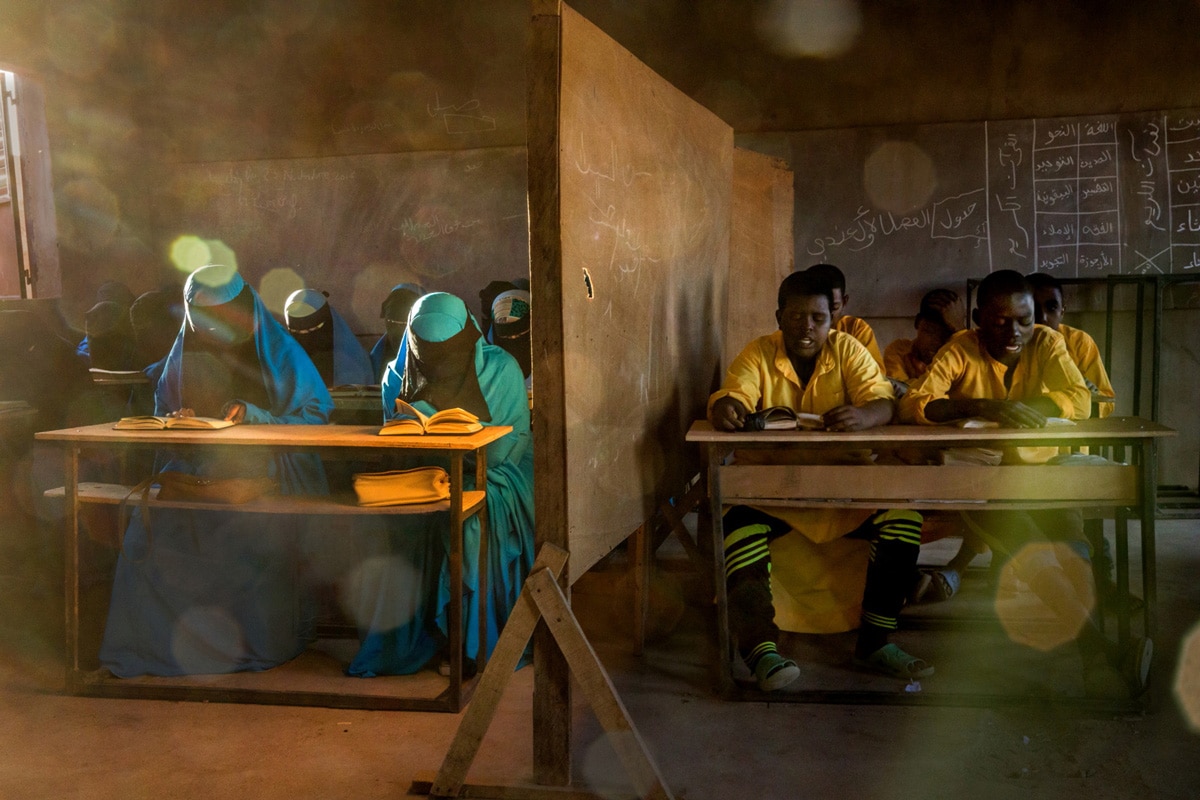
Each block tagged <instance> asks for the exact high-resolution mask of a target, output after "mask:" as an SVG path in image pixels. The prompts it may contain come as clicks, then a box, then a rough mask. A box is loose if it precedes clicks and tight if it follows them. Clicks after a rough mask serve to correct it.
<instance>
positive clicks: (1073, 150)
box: [776, 109, 1200, 316]
mask: <svg viewBox="0 0 1200 800" xmlns="http://www.w3.org/2000/svg"><path fill="white" fill-rule="evenodd" d="M776 144H778V143H776ZM786 149H788V150H790V159H789V160H790V163H791V166H792V169H793V171H794V172H795V175H796V199H795V214H796V217H795V219H796V228H795V236H796V262H797V266H806V265H808V264H812V263H816V262H820V261H825V262H829V263H833V264H837V265H838V266H840V267H841V268H842V269H843V271H845V272H846V275H847V281H848V284H849V288H850V293H851V296H852V297H853V302H852V308H851V309H850V310H851V311H852V313H857V314H860V315H865V316H906V315H907V314H908V313H909V312H910V311H911V310H912V309H915V308H916V307H917V303H918V302H919V300H920V296H921V294H922V293H923V292H924V291H926V290H928V289H930V288H933V287H934V286H945V285H961V284H962V282H963V281H965V280H966V279H967V278H981V277H983V276H984V275H986V274H987V273H988V272H990V271H992V270H997V269H1006V268H1007V269H1016V270H1020V271H1021V272H1033V271H1035V270H1036V271H1042V272H1049V273H1052V274H1054V275H1056V276H1059V277H1064V278H1081V277H1103V276H1106V275H1127V274H1147V273H1176V272H1186V271H1188V270H1193V269H1196V268H1198V267H1200V111H1197V110H1187V109H1185V110H1173V111H1160V112H1144V113H1131V114H1119V115H1105V116H1095V117H1063V118H1057V119H1026V120H1002V121H985V122H972V123H955V124H939V125H922V126H909V127H890V128H856V129H848V130H824V131H812V132H804V133H796V134H790V135H789V136H788V142H787V144H786ZM898 309H900V311H898Z"/></svg>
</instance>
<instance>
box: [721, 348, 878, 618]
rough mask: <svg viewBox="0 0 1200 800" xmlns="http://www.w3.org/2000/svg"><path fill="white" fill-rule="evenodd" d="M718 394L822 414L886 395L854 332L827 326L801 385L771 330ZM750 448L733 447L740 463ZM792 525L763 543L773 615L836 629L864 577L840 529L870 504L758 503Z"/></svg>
mask: <svg viewBox="0 0 1200 800" xmlns="http://www.w3.org/2000/svg"><path fill="white" fill-rule="evenodd" d="M722 397H735V398H737V399H738V400H740V401H741V402H742V403H743V404H744V405H745V406H746V408H748V409H751V410H761V409H763V408H770V407H771V406H788V407H790V408H793V409H796V410H797V411H805V412H808V413H812V414H824V413H825V412H827V411H830V410H831V409H834V408H836V407H838V406H840V405H847V404H849V405H863V404H865V403H867V402H870V401H871V400H876V399H879V398H887V399H892V398H893V397H894V394H893V392H892V387H891V384H890V383H888V381H887V379H886V378H885V377H884V375H883V372H882V370H880V368H879V365H878V364H877V363H876V362H875V360H874V359H873V358H872V357H871V355H870V353H868V352H867V350H866V348H865V347H863V346H862V345H861V344H859V342H858V340H856V339H855V338H853V337H852V336H848V335H846V334H843V333H839V332H837V331H830V333H829V339H828V340H827V341H826V343H825V347H824V348H822V349H821V352H820V353H819V354H818V355H817V363H816V366H815V368H814V369H813V375H812V377H811V378H810V379H809V381H808V384H807V385H806V386H801V385H800V378H799V376H798V375H797V374H796V370H795V368H794V367H793V366H792V362H791V360H790V359H789V358H788V355H787V350H786V349H785V348H784V344H783V334H782V332H780V331H775V332H774V333H772V334H770V335H769V336H761V337H759V338H758V339H755V340H754V341H752V342H751V343H750V344H749V345H747V346H746V348H745V349H744V350H743V351H742V352H741V353H740V354H739V355H738V357H737V358H735V359H734V360H733V363H732V364H730V365H729V370H728V371H727V372H726V374H725V380H724V382H723V383H722V384H721V389H720V390H719V391H717V392H715V393H714V394H713V395H712V397H710V398H709V401H708V407H709V408H712V404H713V403H714V402H716V401H717V400H718V399H720V398H722ZM764 452H765V451H756V452H754V453H751V452H748V451H743V452H740V453H739V454H738V455H737V458H738V460H739V461H740V462H741V463H748V462H750V461H751V457H752V456H753V455H759V454H762V453H764ZM762 510H763V511H766V512H767V513H768V514H771V515H772V516H774V517H778V518H779V519H782V520H784V521H785V522H787V523H788V524H789V525H791V526H792V529H793V533H789V534H787V535H785V536H781V537H779V538H778V539H775V540H774V541H773V542H772V543H771V560H772V567H771V589H772V593H773V595H774V598H775V621H776V624H778V625H779V627H780V628H783V629H784V630H791V631H799V632H802V633H837V632H840V631H847V630H851V629H853V628H855V627H857V626H858V622H859V616H860V614H861V603H862V592H863V586H864V585H865V582H866V568H867V545H866V543H865V542H863V541H861V540H858V539H843V538H840V537H843V536H845V534H847V533H849V532H850V531H852V530H854V529H855V528H857V527H858V526H859V525H861V524H862V523H863V522H864V521H865V520H866V519H867V518H868V517H870V516H871V513H872V512H870V511H863V510H856V509H804V508H774V507H772V508H763V509H762Z"/></svg>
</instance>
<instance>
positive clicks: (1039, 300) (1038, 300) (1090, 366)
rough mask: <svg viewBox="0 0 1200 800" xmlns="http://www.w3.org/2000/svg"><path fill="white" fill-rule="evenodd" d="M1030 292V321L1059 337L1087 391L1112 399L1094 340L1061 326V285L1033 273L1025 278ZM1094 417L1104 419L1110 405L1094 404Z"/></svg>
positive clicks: (1044, 275) (1050, 276) (1111, 392)
mask: <svg viewBox="0 0 1200 800" xmlns="http://www.w3.org/2000/svg"><path fill="white" fill-rule="evenodd" d="M1025 280H1027V281H1029V285H1030V287H1032V288H1033V318H1034V320H1035V321H1036V322H1037V324H1038V325H1045V326H1046V327H1047V328H1049V329H1050V330H1053V331H1058V332H1059V333H1060V334H1062V337H1063V339H1064V340H1065V341H1066V343H1067V353H1068V354H1070V356H1071V360H1072V361H1074V362H1075V366H1077V367H1079V371H1080V372H1082V373H1083V378H1084V380H1085V381H1086V382H1087V385H1088V388H1089V389H1090V390H1092V391H1093V392H1095V393H1097V394H1102V395H1105V396H1107V397H1112V396H1113V388H1112V384H1111V383H1110V382H1109V380H1108V372H1107V371H1106V370H1105V369H1104V361H1103V359H1101V358H1100V348H1099V347H1097V346H1096V340H1095V339H1093V338H1092V337H1091V335H1090V334H1089V333H1088V332H1087V331H1085V330H1082V329H1080V328H1072V327H1071V326H1070V325H1064V324H1063V321H1062V319H1063V314H1064V313H1066V310H1067V307H1066V304H1065V303H1063V291H1062V284H1061V283H1059V282H1058V279H1057V278H1055V277H1054V276H1053V275H1047V274H1046V273H1044V272H1034V273H1031V274H1029V275H1026V276H1025ZM1096 406H1097V409H1096V412H1097V413H1096V416H1098V417H1107V416H1108V415H1109V414H1111V413H1112V412H1113V403H1104V402H1099V403H1097V404H1096Z"/></svg>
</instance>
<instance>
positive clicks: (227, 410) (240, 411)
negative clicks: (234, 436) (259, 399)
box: [221, 400, 246, 422]
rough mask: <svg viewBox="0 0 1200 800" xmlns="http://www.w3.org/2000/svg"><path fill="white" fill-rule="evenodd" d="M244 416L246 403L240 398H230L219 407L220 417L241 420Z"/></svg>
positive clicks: (235, 420) (232, 420)
mask: <svg viewBox="0 0 1200 800" xmlns="http://www.w3.org/2000/svg"><path fill="white" fill-rule="evenodd" d="M245 418H246V404H245V403H243V402H242V401H241V400H230V401H229V402H228V403H226V404H225V407H224V408H222V409H221V419H224V420H228V421H229V422H241V421H242V420H244V419H245Z"/></svg>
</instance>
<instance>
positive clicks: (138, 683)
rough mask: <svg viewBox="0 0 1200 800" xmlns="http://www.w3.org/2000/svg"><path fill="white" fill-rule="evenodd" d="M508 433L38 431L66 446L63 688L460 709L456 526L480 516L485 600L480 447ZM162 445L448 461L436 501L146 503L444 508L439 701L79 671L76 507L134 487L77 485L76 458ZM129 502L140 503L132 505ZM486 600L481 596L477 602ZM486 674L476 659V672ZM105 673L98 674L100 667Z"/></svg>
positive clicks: (469, 685)
mask: <svg viewBox="0 0 1200 800" xmlns="http://www.w3.org/2000/svg"><path fill="white" fill-rule="evenodd" d="M511 430H512V428H510V427H508V426H503V425H497V426H491V427H486V428H484V429H483V430H481V431H478V432H476V433H472V434H466V435H456V436H448V435H440V436H432V435H425V436H379V435H378V431H379V426H378V425H237V426H234V427H232V428H224V429H222V430H215V431H191V430H189V431H182V430H171V431H118V430H113V426H112V423H104V424H100V425H90V426H87V427H81V428H67V429H64V430H57V431H45V432H42V433H38V434H37V435H36V438H37V439H39V440H42V441H47V442H54V443H58V444H61V445H63V446H64V448H65V449H66V470H65V475H66V485H65V486H64V487H63V488H62V489H61V490H52V491H51V492H48V493H47V494H54V493H57V494H59V496H63V497H65V499H66V506H67V507H66V524H65V537H66V546H65V548H64V550H65V563H64V576H63V583H64V591H65V593H66V644H67V651H66V652H67V690H68V691H70V692H73V693H75V694H86V695H95V696H109V697H153V698H156V699H169V700H220V701H232V702H252V703H279V704H288V705H317V706H332V707H343V708H374V709H398V710H417V711H450V712H457V711H459V710H460V709H461V708H462V707H463V706H464V705H465V704H466V702H467V701H468V700H469V699H470V694H471V692H472V691H473V689H474V680H470V681H464V680H463V646H462V636H463V631H462V620H463V607H462V595H463V591H462V590H463V577H462V575H463V572H462V567H463V524H464V522H465V521H466V520H467V519H468V518H469V517H470V516H471V515H473V514H478V515H479V517H480V526H481V536H480V547H479V564H480V569H479V582H480V586H479V596H480V598H486V597H487V586H486V576H487V569H486V564H487V544H486V543H487V446H488V445H489V444H491V443H492V442H495V441H497V440H498V439H500V438H501V437H503V436H504V435H506V434H507V433H509V431H511ZM159 446H169V447H170V448H172V449H185V448H189V447H199V448H210V447H263V446H266V447H279V448H289V449H300V450H308V451H311V452H326V453H331V454H333V453H350V452H354V451H364V450H369V451H372V452H376V453H378V452H380V451H388V450H392V451H396V450H404V451H408V452H414V451H415V452H423V453H436V454H438V455H441V456H446V457H449V458H450V469H449V473H450V498H449V500H447V501H443V502H440V503H430V504H424V505H414V506H388V507H383V508H362V507H360V506H358V505H357V504H356V502H355V499H354V497H353V496H338V495H329V496H298V495H296V496H293V495H282V496H271V497H263V498H260V499H258V500H255V501H252V502H251V503H247V504H245V505H237V506H220V505H215V504H197V503H184V502H163V501H159V500H150V501H149V504H150V506H152V507H156V508H158V507H161V508H205V509H209V510H214V509H221V510H229V511H230V512H231V513H232V512H238V513H261V514H272V513H289V514H296V513H299V514H314V515H316V514H321V515H324V514H329V515H362V514H372V515H377V514H427V513H432V512H438V511H448V512H449V514H450V531H451V536H450V580H451V591H450V623H449V628H450V643H449V648H450V676H449V685H448V686H447V688H446V690H445V691H444V692H442V693H441V694H440V695H439V696H438V697H436V698H421V697H395V696H380V695H379V694H378V693H375V692H366V693H360V694H355V693H353V692H350V691H346V692H315V691H306V692H280V691H266V690H260V689H254V688H247V687H245V686H244V679H240V680H238V681H234V683H237V684H238V685H236V686H227V685H221V683H220V681H219V679H218V680H213V679H212V678H211V676H206V677H205V680H204V681H202V682H191V683H188V682H186V681H183V682H182V685H165V684H167V683H168V681H166V679H163V680H162V681H153V682H148V681H145V680H141V679H121V678H113V677H110V676H105V675H97V674H96V673H92V672H85V671H84V670H81V669H80V657H79V633H80V632H79V618H80V581H79V566H80V565H79V558H80V549H79V545H80V535H79V534H80V532H79V513H80V506H81V505H82V504H83V503H100V504H114V503H120V502H121V501H122V500H123V499H125V498H126V497H127V496H128V494H129V491H130V488H131V487H127V486H119V485H114V484H94V483H81V482H79V465H80V454H81V451H82V450H83V449H85V448H106V449H124V448H131V447H159ZM468 454H474V455H475V486H476V487H477V489H476V490H475V491H464V490H463V462H464V459H465V458H466V456H467V455H468ZM131 502H137V501H136V500H131ZM481 602H486V600H481ZM486 624H487V614H486V613H484V611H483V610H482V609H481V611H480V628H481V633H482V634H483V636H482V638H481V642H486V641H487V637H486V629H485V628H484V626H485V625H486ZM482 669H483V658H482V657H481V658H480V663H479V670H480V671H482ZM102 672H104V671H102ZM379 680H383V679H380V678H371V679H362V678H346V681H347V689H349V687H350V686H353V685H355V684H358V685H359V686H362V685H363V684H364V683H369V682H370V681H379Z"/></svg>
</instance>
